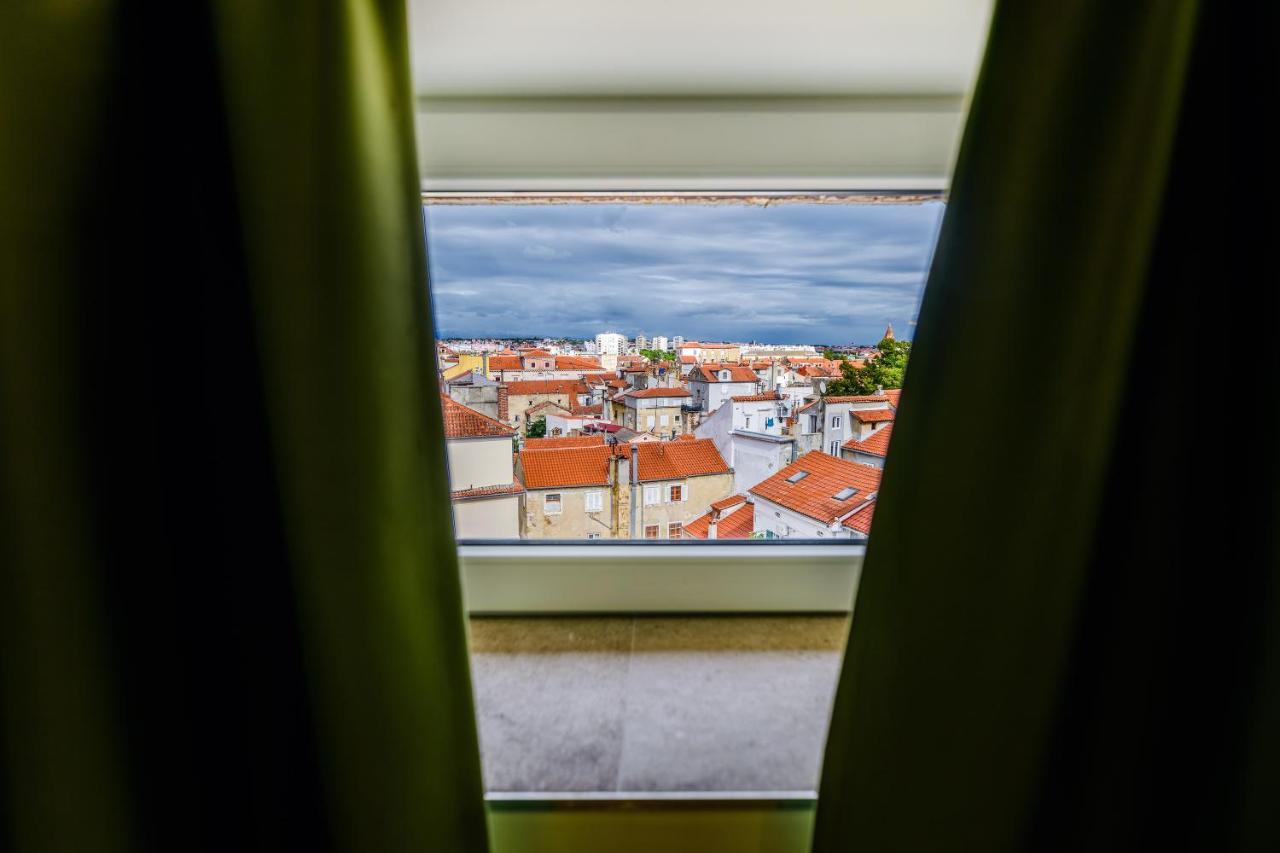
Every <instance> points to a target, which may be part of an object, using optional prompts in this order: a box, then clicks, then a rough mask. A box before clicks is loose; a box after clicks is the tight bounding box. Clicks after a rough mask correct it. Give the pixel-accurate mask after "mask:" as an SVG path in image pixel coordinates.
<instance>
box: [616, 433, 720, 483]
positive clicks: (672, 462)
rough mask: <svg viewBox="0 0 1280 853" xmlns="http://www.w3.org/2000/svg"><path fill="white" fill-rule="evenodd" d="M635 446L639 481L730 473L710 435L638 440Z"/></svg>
mask: <svg viewBox="0 0 1280 853" xmlns="http://www.w3.org/2000/svg"><path fill="white" fill-rule="evenodd" d="M636 450H637V452H639V454H640V470H639V471H638V472H637V473H638V474H639V476H640V480H641V481H642V482H651V481H653V480H679V479H681V478H683V477H697V476H699V475H702V474H727V473H729V466H728V465H726V464H724V459H723V457H721V456H720V451H718V450H716V443H715V442H714V441H712V440H711V439H709V438H696V439H694V440H693V441H654V442H648V443H643V444H637V445H636Z"/></svg>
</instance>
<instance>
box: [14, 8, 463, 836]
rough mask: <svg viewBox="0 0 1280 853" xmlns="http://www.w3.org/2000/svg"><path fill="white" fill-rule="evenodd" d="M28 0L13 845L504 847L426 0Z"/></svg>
mask: <svg viewBox="0 0 1280 853" xmlns="http://www.w3.org/2000/svg"><path fill="white" fill-rule="evenodd" d="M3 6H4V9H3V11H0V176H2V177H0V180H2V182H3V183H2V184H0V228H2V229H3V230H2V232H0V287H2V288H3V290H2V296H0V299H2V301H0V358H2V364H0V510H2V516H0V518H2V521H0V748H2V750H3V752H2V753H0V765H3V770H2V771H0V779H2V781H0V785H2V786H3V787H2V788H0V848H2V849H5V850H14V851H36V850H40V851H43V850H66V851H96V850H118V851H134V850H164V851H173V850H217V851H228V850H283V849H308V850H326V849H332V850H364V851H394V850H406V851H407V850H414V851H422V850H432V849H446V850H475V849H483V848H484V847H485V845H486V840H485V837H486V836H485V825H484V813H483V800H482V791H481V784H480V770H479V756H478V748H477V741H476V733H475V723H474V717H473V712H472V703H471V695H470V681H469V677H468V664H467V658H466V643H465V624H464V621H463V614H462V609H461V599H460V590H459V581H458V576H457V568H456V565H455V555H454V550H453V542H452V534H451V519H450V505H449V500H448V494H447V483H446V476H445V468H444V459H443V452H444V451H443V441H442V436H441V423H440V413H439V406H438V404H437V396H436V394H437V392H436V391H435V390H434V344H433V339H432V333H431V317H430V310H429V304H428V300H427V294H426V263H425V254H424V249H423V245H422V230H421V207H420V203H419V201H418V198H417V170H416V167H415V156H414V144H413V128H412V120H413V119H412V116H413V102H412V96H411V92H410V87H409V80H408V76H409V72H408V58H407V38H406V24H405V10H404V3H403V2H388V1H387V0H348V2H341V3H326V2H318V3H284V4H281V3H254V2H248V0H219V2H190V3H187V2H182V3H144V2H135V0H114V2H108V0H89V2H82V3H53V2H43V3H36V2H18V3H12V4H9V3H6V4H3Z"/></svg>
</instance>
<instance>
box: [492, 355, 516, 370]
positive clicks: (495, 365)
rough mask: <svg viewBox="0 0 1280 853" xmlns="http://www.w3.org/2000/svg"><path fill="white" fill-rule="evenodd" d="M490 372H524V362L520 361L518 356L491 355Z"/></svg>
mask: <svg viewBox="0 0 1280 853" xmlns="http://www.w3.org/2000/svg"><path fill="white" fill-rule="evenodd" d="M489 369H490V370H524V362H522V361H521V360H520V356H518V355H491V356H489Z"/></svg>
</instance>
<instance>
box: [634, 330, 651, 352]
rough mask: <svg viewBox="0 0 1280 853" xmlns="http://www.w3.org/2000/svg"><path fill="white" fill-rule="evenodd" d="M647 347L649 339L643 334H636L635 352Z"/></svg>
mask: <svg viewBox="0 0 1280 853" xmlns="http://www.w3.org/2000/svg"><path fill="white" fill-rule="evenodd" d="M648 348H649V339H648V338H646V337H645V336H644V335H643V334H639V335H636V352H639V351H640V350H642V349H648Z"/></svg>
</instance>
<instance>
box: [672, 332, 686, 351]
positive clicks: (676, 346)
mask: <svg viewBox="0 0 1280 853" xmlns="http://www.w3.org/2000/svg"><path fill="white" fill-rule="evenodd" d="M682 346H684V336H683V335H675V336H674V337H672V338H671V349H673V350H675V351H676V352H677V353H678V352H679V351H680V347H682Z"/></svg>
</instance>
